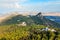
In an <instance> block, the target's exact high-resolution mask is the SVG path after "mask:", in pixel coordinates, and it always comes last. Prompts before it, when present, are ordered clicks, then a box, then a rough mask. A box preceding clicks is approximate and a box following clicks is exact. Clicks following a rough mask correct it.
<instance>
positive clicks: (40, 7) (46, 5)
mask: <svg viewBox="0 0 60 40" xmlns="http://www.w3.org/2000/svg"><path fill="white" fill-rule="evenodd" d="M14 11H36V12H60V0H0V13H7V12H14Z"/></svg>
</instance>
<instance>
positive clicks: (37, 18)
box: [0, 13, 60, 27]
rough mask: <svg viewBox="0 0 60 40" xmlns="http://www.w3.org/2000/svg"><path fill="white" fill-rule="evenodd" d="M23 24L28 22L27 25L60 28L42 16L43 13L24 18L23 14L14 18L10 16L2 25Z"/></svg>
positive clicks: (59, 25)
mask: <svg viewBox="0 0 60 40" xmlns="http://www.w3.org/2000/svg"><path fill="white" fill-rule="evenodd" d="M22 22H26V24H27V25H32V24H37V25H45V26H52V27H60V24H58V23H57V22H55V21H52V20H50V19H48V18H46V17H45V16H42V15H41V13H38V14H37V15H27V16H23V15H21V14H18V15H12V16H11V15H10V16H8V17H7V18H5V19H4V20H2V22H1V23H0V25H7V24H9V25H10V24H19V23H22Z"/></svg>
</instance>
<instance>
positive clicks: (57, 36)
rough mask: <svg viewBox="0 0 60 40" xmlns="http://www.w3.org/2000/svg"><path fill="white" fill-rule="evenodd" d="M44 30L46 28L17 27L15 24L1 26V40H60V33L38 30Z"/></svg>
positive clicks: (39, 26) (37, 26)
mask: <svg viewBox="0 0 60 40" xmlns="http://www.w3.org/2000/svg"><path fill="white" fill-rule="evenodd" d="M42 28H45V26H43V25H31V26H17V25H15V24H12V25H4V26H0V40H60V33H59V32H57V33H55V32H51V31H40V30H38V29H42ZM56 30H57V29H56Z"/></svg>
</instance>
